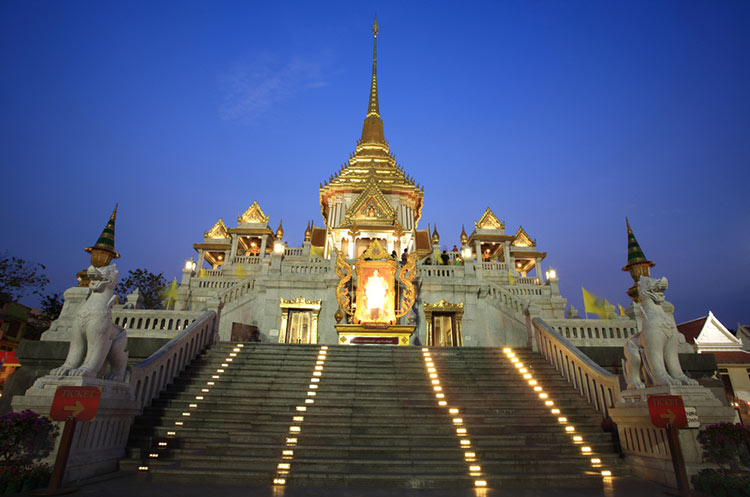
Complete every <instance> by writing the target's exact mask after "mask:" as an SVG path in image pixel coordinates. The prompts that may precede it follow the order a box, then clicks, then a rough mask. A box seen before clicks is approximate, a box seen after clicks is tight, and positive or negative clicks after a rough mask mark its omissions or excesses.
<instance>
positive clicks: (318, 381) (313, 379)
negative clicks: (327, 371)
mask: <svg viewBox="0 0 750 497" xmlns="http://www.w3.org/2000/svg"><path fill="white" fill-rule="evenodd" d="M310 381H311V382H313V383H320V378H310ZM316 388H317V385H316Z"/></svg>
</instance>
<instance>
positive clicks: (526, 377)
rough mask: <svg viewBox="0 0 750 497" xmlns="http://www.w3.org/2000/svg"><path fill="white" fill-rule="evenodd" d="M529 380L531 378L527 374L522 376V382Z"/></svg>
mask: <svg viewBox="0 0 750 497" xmlns="http://www.w3.org/2000/svg"><path fill="white" fill-rule="evenodd" d="M530 378H531V375H530V374H529V373H526V374H525V375H523V379H524V380H528V379H530Z"/></svg>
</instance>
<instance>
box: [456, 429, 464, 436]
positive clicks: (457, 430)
mask: <svg viewBox="0 0 750 497" xmlns="http://www.w3.org/2000/svg"><path fill="white" fill-rule="evenodd" d="M456 433H457V434H458V435H466V428H456Z"/></svg>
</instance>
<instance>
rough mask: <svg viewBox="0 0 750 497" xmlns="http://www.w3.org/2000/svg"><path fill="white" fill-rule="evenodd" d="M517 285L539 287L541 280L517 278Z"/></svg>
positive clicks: (525, 277) (526, 277)
mask: <svg viewBox="0 0 750 497" xmlns="http://www.w3.org/2000/svg"><path fill="white" fill-rule="evenodd" d="M515 279H516V283H517V284H519V285H538V284H539V278H530V277H528V276H516V278H515Z"/></svg>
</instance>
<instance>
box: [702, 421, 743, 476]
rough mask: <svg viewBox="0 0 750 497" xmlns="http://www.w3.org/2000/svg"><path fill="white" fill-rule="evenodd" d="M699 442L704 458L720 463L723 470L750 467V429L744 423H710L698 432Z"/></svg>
mask: <svg viewBox="0 0 750 497" xmlns="http://www.w3.org/2000/svg"><path fill="white" fill-rule="evenodd" d="M698 442H700V444H701V446H702V447H703V459H704V460H705V461H707V462H712V463H716V464H718V465H719V467H720V468H721V470H722V471H723V472H725V473H726V472H733V473H736V472H738V471H741V470H742V469H748V468H750V430H749V429H747V428H745V427H744V426H742V424H740V423H737V424H735V423H719V424H715V425H709V426H707V427H706V428H705V429H704V430H701V432H700V433H698ZM743 467H744V468H743Z"/></svg>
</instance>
